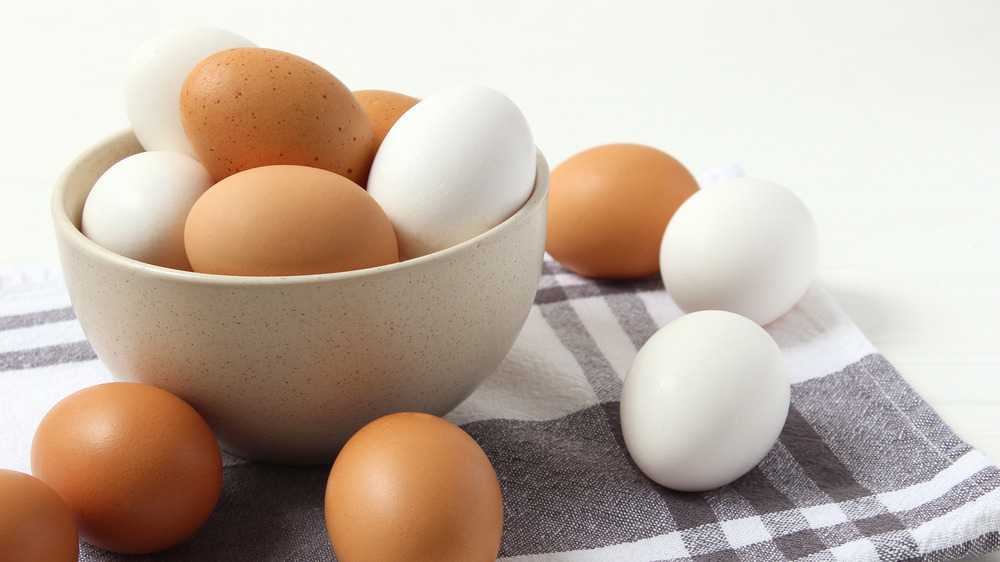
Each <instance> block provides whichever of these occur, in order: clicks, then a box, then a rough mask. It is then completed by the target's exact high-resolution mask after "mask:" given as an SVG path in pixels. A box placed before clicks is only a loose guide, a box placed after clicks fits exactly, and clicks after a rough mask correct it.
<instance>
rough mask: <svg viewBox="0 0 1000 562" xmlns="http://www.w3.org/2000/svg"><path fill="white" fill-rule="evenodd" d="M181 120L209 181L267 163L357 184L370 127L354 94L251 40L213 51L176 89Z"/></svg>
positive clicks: (371, 152)
mask: <svg viewBox="0 0 1000 562" xmlns="http://www.w3.org/2000/svg"><path fill="white" fill-rule="evenodd" d="M180 109H181V124H182V125H183V126H184V132H185V134H186V135H187V137H188V141H189V142H190V143H191V146H192V148H193V149H194V152H195V154H197V156H198V159H199V160H201V162H202V164H204V165H205V167H206V168H207V169H208V171H209V173H210V174H212V177H213V178H215V180H216V181H218V180H221V179H223V178H225V177H227V176H230V175H232V174H234V173H236V172H238V171H241V170H246V169H249V168H253V167H256V166H266V165H269V164H298V165H302V166H314V167H316V168H322V169H324V170H329V171H331V172H334V173H337V174H341V175H343V176H345V177H347V178H350V179H351V180H353V181H354V182H356V183H358V184H360V185H364V184H365V181H366V179H367V177H368V171H369V169H370V168H371V163H372V159H373V158H374V157H375V145H374V143H373V138H372V126H371V123H370V122H369V121H368V116H367V115H366V114H365V112H364V109H362V108H361V104H360V103H358V100H357V98H355V97H354V94H352V93H351V91H350V90H349V89H348V88H347V86H345V85H344V84H343V83H342V82H341V81H340V80H338V79H337V78H336V77H335V76H334V75H332V74H330V73H329V72H328V71H326V70H325V69H324V68H322V67H321V66H319V65H317V64H315V63H313V62H311V61H309V60H306V59H304V58H302V57H299V56H296V55H293V54H290V53H285V52H283V51H276V50H273V49H263V48H259V47H241V48H236V49H228V50H225V51H220V52H218V53H215V54H214V55H211V56H209V57H208V58H206V59H204V60H202V61H201V62H200V63H198V64H197V65H196V66H195V67H194V69H192V70H191V73H190V74H188V77H187V79H186V80H185V81H184V85H183V87H182V89H181V96H180Z"/></svg>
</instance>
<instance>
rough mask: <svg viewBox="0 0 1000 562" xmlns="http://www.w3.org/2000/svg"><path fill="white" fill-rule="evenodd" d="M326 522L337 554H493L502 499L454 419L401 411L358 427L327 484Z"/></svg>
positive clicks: (350, 557)
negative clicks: (449, 419)
mask: <svg viewBox="0 0 1000 562" xmlns="http://www.w3.org/2000/svg"><path fill="white" fill-rule="evenodd" d="M325 510H326V525H327V530H328V532H329V534H330V543H331V544H332V545H333V550H334V552H335V553H336V555H337V559H338V560H341V561H342V562H352V561H356V560H360V561H368V560H409V561H414V562H417V561H427V562H431V561H434V562H447V561H455V562H475V561H493V560H496V557H497V553H498V552H499V549H500V537H501V534H502V531H503V499H502V496H501V492H500V484H499V481H498V480H497V476H496V472H494V470H493V465H492V464H490V460H489V458H488V457H487V456H486V453H485V452H483V450H482V449H481V448H480V447H479V445H478V444H477V443H476V441H475V440H474V439H473V438H472V437H471V436H469V434H467V433H465V432H464V431H463V430H462V429H461V428H460V427H458V426H457V425H455V424H453V423H451V422H449V421H447V420H444V419H442V418H439V417H437V416H432V415H429V414H421V413H414V412H403V413H398V414H390V415H387V416H384V417H381V418H379V419H377V420H375V421H373V422H371V423H369V424H368V425H366V426H365V427H363V428H361V429H360V430H358V432H357V433H356V434H354V436H352V437H351V439H350V440H348V442H347V444H345V445H344V448H343V449H342V450H341V452H340V454H339V455H338V456H337V460H336V461H335V462H334V464H333V468H332V469H331V471H330V478H329V480H328V482H327V488H326V504H325Z"/></svg>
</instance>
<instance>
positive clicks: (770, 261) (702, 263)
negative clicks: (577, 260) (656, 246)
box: [660, 178, 819, 325]
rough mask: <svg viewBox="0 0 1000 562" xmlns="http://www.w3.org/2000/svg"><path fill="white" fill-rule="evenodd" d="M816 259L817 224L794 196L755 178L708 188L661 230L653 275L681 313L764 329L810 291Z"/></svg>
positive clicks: (678, 211)
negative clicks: (724, 313) (705, 313)
mask: <svg viewBox="0 0 1000 562" xmlns="http://www.w3.org/2000/svg"><path fill="white" fill-rule="evenodd" d="M818 261H819V238H818V234H817V231H816V223H815V222H814V221H813V218H812V215H811V214H810V212H809V209H808V208H806V206H805V204H804V203H803V202H802V200H801V199H799V198H798V197H797V196H796V195H795V194H794V193H793V192H791V191H790V190H788V189H787V188H785V187H782V186H780V185H778V184H776V183H773V182H770V181H767V180H761V179H755V178H732V179H728V180H723V181H720V182H717V183H715V184H712V185H711V186H709V187H707V188H705V189H703V190H702V191H700V192H699V193H697V194H696V195H694V196H692V197H691V198H690V199H688V200H687V201H686V202H685V203H684V204H683V205H682V206H681V208H680V209H678V210H677V213H676V214H675V215H674V218H673V220H671V221H670V224H669V226H667V229H666V230H665V231H664V234H663V241H662V245H661V247H660V272H661V275H662V277H663V283H664V285H665V286H666V289H667V291H668V292H669V293H670V296H671V297H672V298H673V300H674V302H675V303H677V306H679V307H680V308H681V310H683V311H685V312H694V311H696V310H708V309H717V310H728V311H730V312H735V313H737V314H741V315H743V316H746V317H748V318H750V319H751V320H753V321H755V322H757V323H758V324H761V325H765V324H768V323H770V322H772V321H774V320H776V319H777V318H779V317H780V316H782V315H783V314H785V313H786V312H787V311H788V310H789V309H791V308H792V307H793V306H794V305H795V303H797V302H798V301H799V300H800V299H801V298H802V295H804V294H805V292H806V291H807V290H808V289H809V286H810V285H811V284H812V281H813V278H814V277H815V274H816V266H817V263H818Z"/></svg>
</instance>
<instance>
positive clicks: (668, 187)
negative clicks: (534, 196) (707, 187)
mask: <svg viewBox="0 0 1000 562" xmlns="http://www.w3.org/2000/svg"><path fill="white" fill-rule="evenodd" d="M697 190H698V183H697V181H695V179H694V176H692V175H691V172H689V171H688V170H687V168H685V167H684V165H683V164H681V163H680V162H678V161H677V160H675V159H674V158H673V157H672V156H670V155H669V154H667V153H665V152H662V151H660V150H657V149H655V148H652V147H648V146H643V145H638V144H610V145H604V146H598V147H595V148H591V149H588V150H585V151H583V152H580V153H579V154H576V155H574V156H572V157H570V158H569V159H567V160H566V161H565V162H563V163H562V164H560V165H558V166H556V167H555V168H554V169H553V170H552V175H551V180H550V183H549V214H548V230H547V233H546V236H547V238H546V243H545V249H546V251H547V252H548V253H549V254H550V255H551V256H552V257H553V258H554V259H556V260H557V261H559V262H560V263H561V264H563V265H564V266H566V267H567V268H569V269H570V270H572V271H574V272H576V273H579V274H580V275H585V276H588V277H598V278H617V279H634V278H639V277H645V276H647V275H652V274H654V273H656V272H658V271H659V268H660V264H659V259H660V241H661V240H662V239H663V232H664V231H665V230H666V228H667V223H668V222H669V221H670V218H671V217H672V216H673V214H674V211H676V210H677V208H678V207H679V206H680V205H681V203H683V202H684V201H685V200H686V199H687V198H688V197H690V196H691V195H692V194H694V193H695V192H696V191H697Z"/></svg>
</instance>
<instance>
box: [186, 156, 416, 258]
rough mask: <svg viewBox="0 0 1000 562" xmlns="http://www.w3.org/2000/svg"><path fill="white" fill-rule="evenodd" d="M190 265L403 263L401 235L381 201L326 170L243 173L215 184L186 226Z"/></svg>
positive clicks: (289, 167)
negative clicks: (399, 261)
mask: <svg viewBox="0 0 1000 562" xmlns="http://www.w3.org/2000/svg"><path fill="white" fill-rule="evenodd" d="M184 247H185V249H186V251H187V255H188V260H189V261H190V262H191V267H192V268H194V270H195V271H197V272H200V273H217V274H223V275H306V274H312V273H333V272H337V271H349V270H354V269H364V268H367V267H375V266H379V265H386V264H389V263H393V262H396V261H398V256H399V250H398V247H397V245H396V233H395V231H393V228H392V223H391V222H390V221H389V218H388V217H387V216H386V214H385V212H384V211H383V210H382V208H381V207H379V205H378V203H376V202H375V199H373V198H372V196H371V195H369V194H368V192H367V191H365V190H364V189H363V188H362V187H361V186H359V185H358V184H356V183H354V182H352V181H351V180H349V179H347V178H345V177H343V176H340V175H338V174H334V173H333V172H328V171H326V170H320V169H319V168H311V167H309V166H293V165H277V166H262V167H260V168H252V169H249V170H244V171H242V172H239V173H237V174H234V175H232V176H229V177H228V178H226V179H224V180H222V181H220V182H219V183H217V184H215V185H214V186H212V187H211V188H210V189H209V190H208V191H206V192H205V194H204V195H202V196H201V197H200V198H199V199H198V201H196V202H195V204H194V206H193V207H192V208H191V212H190V213H188V218H187V222H186V223H185V225H184Z"/></svg>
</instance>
